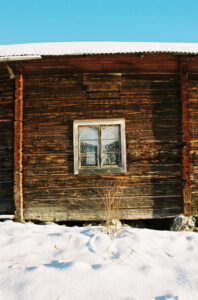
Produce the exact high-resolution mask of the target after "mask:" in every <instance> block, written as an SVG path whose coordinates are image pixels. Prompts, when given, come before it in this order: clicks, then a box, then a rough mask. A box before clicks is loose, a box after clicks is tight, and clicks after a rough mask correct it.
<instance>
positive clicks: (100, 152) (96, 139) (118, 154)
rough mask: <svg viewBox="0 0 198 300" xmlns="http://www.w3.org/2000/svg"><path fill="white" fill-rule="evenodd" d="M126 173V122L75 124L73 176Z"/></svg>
mask: <svg viewBox="0 0 198 300" xmlns="http://www.w3.org/2000/svg"><path fill="white" fill-rule="evenodd" d="M125 171H126V145H125V120H124V119H108V120H76V121H74V172H75V174H89V173H92V174H94V173H96V174H98V173H120V172H125Z"/></svg>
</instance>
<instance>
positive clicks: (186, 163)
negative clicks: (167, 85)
mask: <svg viewBox="0 0 198 300" xmlns="http://www.w3.org/2000/svg"><path fill="white" fill-rule="evenodd" d="M187 64H188V58H186V57H181V58H180V81H181V84H180V89H181V103H182V120H181V121H182V144H183V145H182V146H183V147H182V185H183V202H184V214H185V215H190V214H191V193H190V158H189V146H190V135H189V104H188V73H187Z"/></svg>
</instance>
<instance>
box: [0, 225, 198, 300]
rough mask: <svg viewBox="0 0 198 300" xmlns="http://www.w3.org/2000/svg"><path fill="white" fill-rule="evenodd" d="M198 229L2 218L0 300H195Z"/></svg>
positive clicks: (0, 232) (197, 293)
mask: <svg viewBox="0 0 198 300" xmlns="http://www.w3.org/2000/svg"><path fill="white" fill-rule="evenodd" d="M197 249H198V234H197V233H192V232H167V231H154V230H147V229H130V228H124V227H123V228H121V229H120V230H119V232H118V233H117V234H116V236H115V237H112V236H111V235H107V234H105V232H104V231H102V227H97V226H95V227H64V226H59V225H35V224H28V223H27V224H20V223H14V222H12V221H10V220H9V221H4V222H1V223H0V266H1V267H0V299H2V300H16V299H20V300H27V299H31V300H34V299H35V300H49V299H54V300H66V299H67V300H79V299H80V300H89V299H90V300H103V299H104V300H111V299H112V300H150V299H153V300H166V299H168V300H187V299H189V300H197V299H198V278H197V261H198V251H197Z"/></svg>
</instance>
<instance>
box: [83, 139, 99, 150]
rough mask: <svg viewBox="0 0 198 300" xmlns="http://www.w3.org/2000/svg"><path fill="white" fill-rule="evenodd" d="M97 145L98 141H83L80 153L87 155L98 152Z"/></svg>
mask: <svg viewBox="0 0 198 300" xmlns="http://www.w3.org/2000/svg"><path fill="white" fill-rule="evenodd" d="M97 144H98V141H81V142H80V152H81V153H87V152H94V153H96V152H97Z"/></svg>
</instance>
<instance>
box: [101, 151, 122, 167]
mask: <svg viewBox="0 0 198 300" xmlns="http://www.w3.org/2000/svg"><path fill="white" fill-rule="evenodd" d="M102 161H103V166H113V165H114V166H119V165H120V153H103V154H102Z"/></svg>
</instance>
